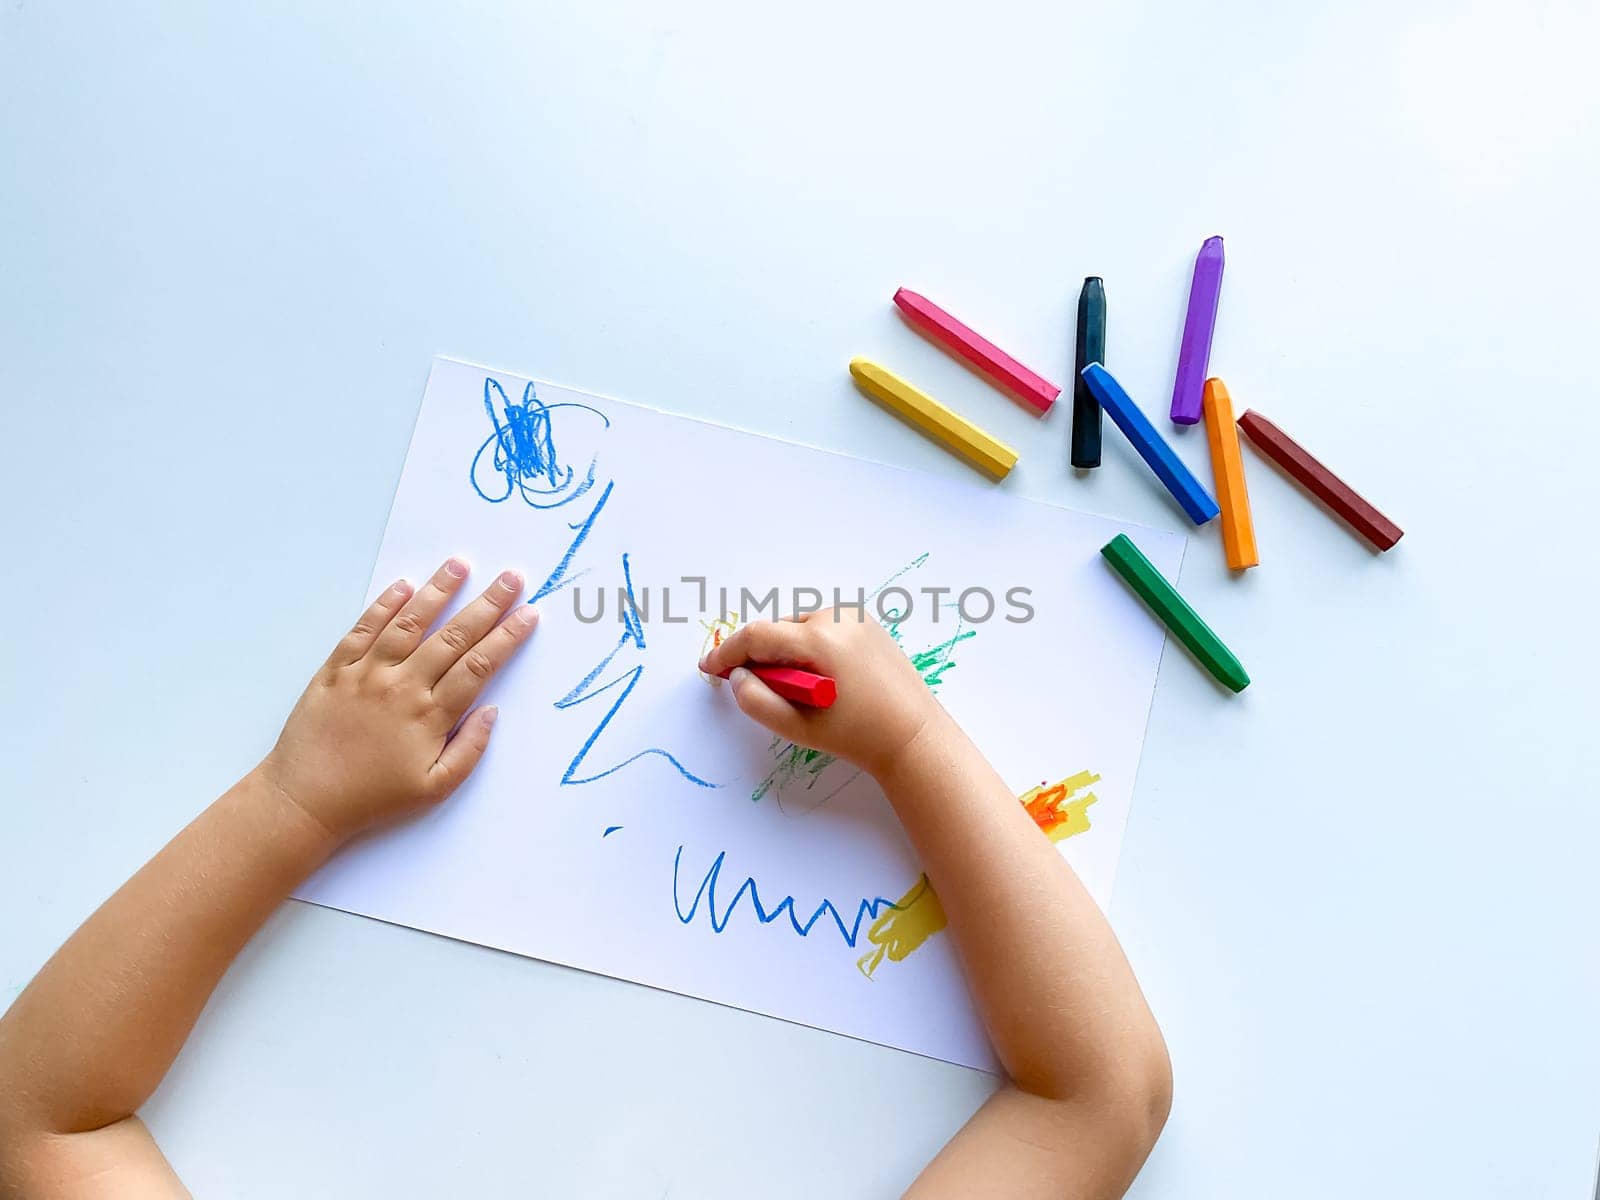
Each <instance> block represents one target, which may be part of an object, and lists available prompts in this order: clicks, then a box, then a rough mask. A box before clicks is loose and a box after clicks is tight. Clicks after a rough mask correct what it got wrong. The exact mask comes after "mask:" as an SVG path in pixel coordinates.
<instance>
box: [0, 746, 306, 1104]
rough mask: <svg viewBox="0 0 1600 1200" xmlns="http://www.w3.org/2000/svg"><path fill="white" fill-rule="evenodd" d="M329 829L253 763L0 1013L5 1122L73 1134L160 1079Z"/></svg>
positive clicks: (0, 1096)
mask: <svg viewBox="0 0 1600 1200" xmlns="http://www.w3.org/2000/svg"><path fill="white" fill-rule="evenodd" d="M333 849H334V840H333V838H332V837H331V836H330V835H329V833H328V832H327V831H326V830H325V829H324V828H322V826H321V825H319V824H318V823H317V822H316V821H315V820H313V819H312V818H310V817H308V816H307V815H306V814H305V813H304V812H302V811H301V810H300V809H298V808H296V807H295V805H294V804H293V803H292V802H291V801H290V800H289V799H288V798H287V797H286V796H284V795H283V794H282V793H281V792H278V791H276V790H275V789H274V788H273V787H272V786H271V785H270V784H269V783H268V782H266V781H265V779H264V778H263V776H262V775H261V773H260V772H254V773H252V774H251V775H249V776H246V777H245V778H244V779H243V780H241V781H240V782H239V783H238V784H236V785H235V786H234V787H232V788H231V789H229V791H228V792H226V793H225V794H224V795H223V796H222V797H221V798H220V799H218V800H217V801H216V803H214V804H213V805H211V807H210V808H208V809H207V810H206V811H205V812H204V813H202V814H201V815H200V816H199V817H198V818H196V819H195V820H194V821H193V822H192V823H191V824H190V825H189V826H188V827H187V828H185V829H184V830H183V831H182V832H181V833H179V834H178V836H177V837H175V838H174V839H173V840H172V841H171V842H170V843H168V845H167V846H166V848H165V849H163V850H162V851H161V852H160V853H159V854H157V855H156V857H155V858H153V859H151V861H150V862H149V863H147V864H146V865H145V867H144V868H143V869H142V870H141V871H140V872H139V873H138V874H137V875H135V876H134V877H133V878H132V879H130V880H129V881H128V882H127V883H126V884H124V885H123V886H122V887H121V888H120V889H119V890H118V891H117V892H116V893H115V894H114V895H113V896H112V897H111V898H110V899H109V900H107V901H106V902H105V903H104V904H103V905H102V906H101V907H100V909H99V910H98V911H97V912H96V913H95V914H94V915H93V916H92V917H90V918H89V920H88V921H86V922H85V923H84V925H83V926H82V928H80V929H79V930H78V931H77V933H75V934H74V935H73V936H72V938H71V939H70V940H69V941H68V942H67V943H66V945H64V946H62V947H61V949H60V950H58V951H57V952H56V954H55V956H54V957H53V958H52V959H51V960H50V961H49V962H48V963H47V964H46V965H45V967H44V969H43V970H41V971H40V972H39V974H38V976H37V977H36V978H35V979H34V981H33V982H32V983H31V984H30V985H29V986H28V988H27V989H26V990H25V991H24V992H23V993H22V995H21V996H19V997H18V998H17V1001H16V1003H15V1004H13V1005H12V1007H11V1009H10V1011H9V1012H7V1013H6V1014H5V1016H4V1018H3V1019H0V1080H4V1081H5V1086H4V1087H3V1088H0V1123H3V1127H4V1129H5V1130H7V1131H8V1132H13V1133H14V1132H17V1131H28V1130H31V1131H35V1132H39V1133H47V1134H66V1133H80V1132H84V1131H88V1130H93V1129H100V1128H104V1127H105V1126H108V1125H111V1124H113V1123H114V1122H117V1121H119V1120H122V1119H123V1118H125V1117H128V1116H130V1115H132V1114H133V1113H134V1112H135V1111H136V1110H137V1109H138V1107H139V1106H140V1105H141V1104H142V1103H143V1102H144V1100H145V1098H146V1097H148V1096H149V1095H150V1093H151V1092H152V1091H154V1090H155V1088H156V1085H157V1084H159V1083H160V1082H161V1078H162V1076H163V1075H165V1074H166V1071H167V1068H168V1067H169V1066H170V1065H171V1063H172V1060H173V1058H174V1057H176V1055H177V1053H178V1050H179V1048H180V1047H181V1046H182V1045H183V1041H184V1038H185V1037H187V1036H188V1033H189V1029H190V1027H191V1026H192V1025H193V1024H194V1021H195V1018H196V1017H198V1016H199V1014H200V1010H201V1009H202V1008H204V1006H205V1003H206V1000H207V998H208V997H209V996H210V995H211V992H212V989H213V988H214V987H215V986H216V984H217V981H218V980H219V979H220V978H221V977H222V974H223V972H224V971H226V970H227V968H228V964H229V963H231V962H232V961H233V959H234V956H235V955H237V954H238V952H239V950H240V949H241V948H242V947H243V946H244V944H245V943H246V942H247V941H248V940H249V939H250V937H251V935H252V934H254V933H255V932H256V930H257V929H258V928H259V927H260V926H261V923H262V922H263V921H264V920H266V918H267V916H268V915H269V914H270V913H271V912H272V911H273V910H274V909H275V908H277V906H278V905H279V904H281V903H282V902H283V900H284V898H285V897H286V896H288V894H289V892H290V891H291V890H293V888H294V887H295V886H296V885H297V884H298V883H299V882H300V881H301V880H303V879H304V878H305V877H306V876H307V875H309V874H310V873H311V872H312V871H313V870H315V869H316V868H317V867H318V866H320V865H321V864H322V863H323V862H324V861H325V860H326V859H327V857H328V855H329V854H330V853H331V852H332V851H333Z"/></svg>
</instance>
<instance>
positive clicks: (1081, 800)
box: [856, 771, 1100, 979]
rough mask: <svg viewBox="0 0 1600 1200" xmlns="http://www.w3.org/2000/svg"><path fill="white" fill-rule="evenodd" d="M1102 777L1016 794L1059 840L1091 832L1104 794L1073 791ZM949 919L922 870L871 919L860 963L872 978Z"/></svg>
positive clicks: (1082, 775) (1085, 775)
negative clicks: (1093, 808)
mask: <svg viewBox="0 0 1600 1200" xmlns="http://www.w3.org/2000/svg"><path fill="white" fill-rule="evenodd" d="M1099 782H1100V776H1098V775H1096V774H1094V773H1093V772H1092V771H1079V772H1078V773H1077V774H1076V775H1068V776H1067V777H1066V778H1065V779H1061V780H1058V781H1056V782H1055V783H1050V784H1045V783H1041V784H1040V785H1039V786H1038V787H1036V788H1029V789H1028V790H1027V791H1025V792H1023V793H1022V795H1020V796H1018V797H1017V799H1018V800H1019V801H1020V802H1021V804H1022V807H1023V808H1025V809H1027V811H1028V815H1029V816H1030V817H1032V818H1033V822H1034V824H1035V825H1037V826H1038V827H1039V828H1040V830H1042V831H1043V833H1044V835H1045V836H1046V837H1047V838H1049V839H1050V840H1051V841H1052V842H1059V841H1063V840H1064V839H1066V838H1069V837H1073V836H1074V835H1076V834H1080V833H1088V832H1089V805H1091V804H1093V803H1094V802H1095V801H1096V800H1097V799H1099V797H1097V796H1096V795H1095V794H1094V793H1093V792H1084V794H1083V795H1081V796H1078V797H1077V799H1073V796H1074V795H1075V794H1076V793H1078V792H1082V791H1083V789H1084V788H1086V787H1088V786H1089V785H1090V784H1092V783H1099ZM946 924H947V921H946V918H945V915H944V905H942V904H940V903H939V896H938V893H936V892H935V891H934V890H933V884H931V883H929V882H928V877H927V876H926V875H923V876H922V877H921V878H920V879H918V880H917V882H916V883H915V884H914V885H912V888H911V890H910V891H909V892H907V893H906V894H905V895H904V896H901V897H900V899H899V900H897V901H896V902H895V905H894V907H893V908H891V909H890V910H889V911H888V912H886V913H884V914H883V915H882V916H881V917H879V918H878V919H877V920H876V921H874V922H873V923H872V926H871V927H870V928H869V929H868V930H867V941H869V942H871V943H872V945H873V949H871V950H869V951H867V953H865V954H863V955H862V956H861V957H860V958H858V959H856V966H857V967H858V968H860V970H861V973H862V974H863V975H865V976H866V977H867V978H868V979H871V978H872V975H873V972H874V971H876V970H877V969H878V967H879V965H880V964H881V963H882V962H883V960H884V959H885V958H887V959H888V960H889V961H890V962H899V961H900V960H901V959H903V958H905V957H906V955H908V954H910V953H911V952H912V951H913V950H916V949H918V948H920V947H921V946H922V944H923V943H924V942H926V941H927V940H928V939H929V938H931V937H932V936H933V935H934V934H936V933H938V932H939V931H940V930H941V929H943V928H944V927H945V925H946Z"/></svg>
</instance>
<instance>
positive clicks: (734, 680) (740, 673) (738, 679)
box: [728, 667, 754, 688]
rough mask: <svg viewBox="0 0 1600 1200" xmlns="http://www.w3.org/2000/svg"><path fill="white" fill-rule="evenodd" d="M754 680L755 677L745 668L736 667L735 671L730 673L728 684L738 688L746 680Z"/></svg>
mask: <svg viewBox="0 0 1600 1200" xmlns="http://www.w3.org/2000/svg"><path fill="white" fill-rule="evenodd" d="M753 678H754V676H753V675H751V674H750V671H749V670H748V669H747V668H745V667H735V668H734V669H733V670H731V671H729V672H728V682H729V683H731V684H733V686H734V687H735V688H737V687H738V686H739V685H740V684H741V683H743V682H744V681H745V680H746V679H753Z"/></svg>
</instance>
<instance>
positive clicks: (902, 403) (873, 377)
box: [850, 358, 1017, 479]
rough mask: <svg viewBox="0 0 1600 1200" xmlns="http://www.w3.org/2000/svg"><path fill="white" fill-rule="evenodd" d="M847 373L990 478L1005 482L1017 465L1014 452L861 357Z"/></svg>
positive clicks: (876, 398) (853, 360) (855, 360)
mask: <svg viewBox="0 0 1600 1200" xmlns="http://www.w3.org/2000/svg"><path fill="white" fill-rule="evenodd" d="M850 374H852V375H854V376H855V380H856V383H857V384H859V385H860V387H861V390H862V391H864V392H866V393H867V395H869V396H871V397H872V398H873V399H874V400H876V401H877V402H878V403H879V404H882V405H883V406H884V407H885V408H888V409H891V410H892V411H894V412H895V413H897V414H898V415H899V416H901V417H903V418H904V419H905V420H907V421H909V422H910V423H911V424H913V425H915V426H916V427H917V428H918V429H920V430H922V432H923V433H925V434H927V435H928V436H929V437H931V438H932V439H933V440H934V441H936V442H940V443H942V444H943V445H944V447H945V449H947V450H949V451H951V452H953V453H955V454H957V455H959V456H960V457H962V458H964V459H966V460H967V461H968V462H969V463H971V464H972V465H973V466H975V467H977V468H978V470H980V471H982V472H983V473H984V474H986V475H988V476H990V477H991V478H993V479H1004V478H1005V477H1006V476H1007V475H1008V474H1010V472H1011V468H1012V467H1014V466H1016V465H1017V452H1016V451H1015V450H1013V449H1012V448H1011V447H1010V446H1008V445H1006V444H1005V443H1004V442H1001V441H997V440H996V439H994V438H992V437H990V436H989V435H988V434H987V433H985V432H984V431H983V430H981V429H979V428H978V427H977V426H976V425H974V424H972V422H970V421H967V420H964V419H963V418H961V417H958V416H957V415H956V414H955V413H953V412H951V411H950V410H949V409H948V408H946V407H945V406H944V405H942V404H940V403H939V402H938V401H937V400H935V399H934V398H933V397H932V396H929V395H927V394H926V393H924V392H919V391H918V390H917V389H916V388H914V387H912V386H911V385H910V384H909V383H907V382H906V381H905V380H904V379H901V378H900V377H899V376H898V375H892V374H890V373H889V372H888V371H885V370H884V369H883V368H882V367H880V366H879V365H878V364H877V363H875V362H868V361H867V360H866V359H864V358H852V359H851V360H850Z"/></svg>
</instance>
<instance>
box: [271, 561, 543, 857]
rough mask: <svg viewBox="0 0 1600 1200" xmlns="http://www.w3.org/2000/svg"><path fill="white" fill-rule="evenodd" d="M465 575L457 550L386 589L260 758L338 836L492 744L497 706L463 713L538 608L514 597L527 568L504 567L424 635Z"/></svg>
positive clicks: (439, 796) (423, 793)
mask: <svg viewBox="0 0 1600 1200" xmlns="http://www.w3.org/2000/svg"><path fill="white" fill-rule="evenodd" d="M466 577H467V565H466V564H465V563H464V562H462V561H460V560H459V559H454V558H453V559H450V560H449V561H448V562H446V563H445V564H444V565H443V566H441V567H440V568H439V569H438V570H437V571H436V572H434V575H433V578H432V579H430V580H429V581H428V582H427V583H426V584H424V585H423V588H422V590H421V591H420V592H417V593H415V595H413V593H412V588H411V585H410V584H408V583H405V582H404V581H401V582H399V583H396V584H394V585H392V586H391V587H390V588H389V589H388V590H387V591H385V592H384V593H383V595H381V596H379V597H378V599H377V600H376V601H375V602H374V603H373V605H372V607H371V608H369V609H367V611H366V612H365V613H363V614H362V616H361V619H360V620H359V621H357V622H356V625H355V627H354V628H353V629H351V630H350V632H349V633H348V634H346V635H345V638H344V640H343V641H341V642H340V643H339V644H338V646H337V647H335V648H334V651H333V653H332V654H331V655H329V657H328V661H327V662H325V663H324V664H323V665H322V667H321V669H319V670H318V671H317V673H316V675H315V676H313V677H312V680H311V683H310V685H309V686H307V688H306V690H305V694H304V695H303V696H301V697H300V702H299V703H298V704H296V705H295V708H294V711H293V712H292V713H290V714H289V720H288V721H287V723H285V725H284V727H283V733H282V734H281V735H280V736H279V738H278V744H277V745H276V746H274V747H273V749H272V752H271V753H270V754H268V755H267V757H266V759H265V760H264V761H263V762H262V764H261V766H260V768H259V770H260V773H261V774H262V776H263V778H264V779H265V780H266V781H267V782H269V783H270V784H271V785H272V786H273V788H275V789H276V790H277V791H278V792H279V793H281V794H282V795H283V796H284V797H285V798H287V799H288V800H290V801H291V802H292V803H294V804H295V805H297V806H298V807H299V808H301V809H303V810H304V811H305V812H306V813H307V814H309V815H310V816H311V817H312V818H314V819H315V820H316V821H317V822H318V823H319V824H320V825H322V826H323V827H324V828H325V829H326V830H327V831H328V832H329V833H330V834H332V835H333V836H334V837H335V838H337V839H339V840H343V839H345V838H348V837H350V836H351V835H353V834H355V833H358V832H360V831H361V830H362V829H364V828H366V827H367V826H368V825H371V824H373V823H375V822H377V821H380V820H384V819H386V818H390V817H397V816H402V815H404V814H405V813H408V812H411V811H413V810H415V809H418V808H421V807H423V806H424V805H428V804H433V803H437V802H438V801H440V800H443V799H444V798H445V797H446V796H448V795H450V793H451V792H453V791H455V790H456V788H457V787H459V786H460V785H461V783H462V781H463V780H465V779H466V777H467V776H468V775H470V774H471V773H472V769H473V768H474V767H475V766H477V765H478V760H479V759H480V758H482V757H483V752H484V750H485V749H486V748H487V747H488V745H489V729H490V727H491V726H492V725H493V724H494V719H495V716H496V710H495V709H494V708H480V709H478V710H476V711H475V712H473V713H472V715H471V716H468V717H466V719H465V720H464V721H463V720H462V717H463V716H464V715H465V714H466V713H467V710H468V709H470V708H471V707H472V705H473V702H474V701H475V700H476V699H477V698H478V693H479V692H481V691H482V690H483V687H484V685H485V684H487V683H488V682H489V680H490V679H491V678H492V677H493V676H494V674H495V672H496V671H498V670H499V669H500V668H501V667H502V666H504V665H505V664H506V662H507V661H508V660H509V659H510V658H511V656H512V655H513V654H515V653H516V651H517V649H518V648H519V647H520V646H521V645H522V644H523V643H524V642H525V641H526V640H527V637H528V634H529V633H530V632H531V631H532V629H533V627H534V624H535V623H536V622H537V620H538V616H537V614H536V613H535V611H534V609H533V607H532V606H531V605H527V604H516V601H517V598H518V597H519V596H520V595H521V594H522V576H521V575H519V574H517V573H516V572H515V571H507V572H505V573H504V574H502V575H501V576H500V577H499V578H498V579H496V580H495V581H494V582H493V583H492V584H490V585H489V587H488V590H486V591H485V592H484V593H483V595H481V596H479V597H478V598H477V599H476V600H474V601H473V602H472V603H471V604H468V605H467V606H465V607H464V608H462V609H461V611H460V612H458V613H456V615H455V616H454V617H452V618H451V619H450V620H449V621H447V622H446V623H445V624H444V625H442V626H440V627H439V629H438V630H437V632H435V633H433V634H432V635H431V636H429V635H428V630H429V628H430V627H431V626H432V625H433V623H434V622H435V621H436V620H437V619H438V617H439V614H440V613H442V612H443V611H444V608H445V605H446V604H448V603H449V601H450V598H451V597H452V596H453V595H455V593H456V592H457V591H458V590H460V588H461V585H462V583H463V582H464V581H465V579H466ZM513 605H515V606H516V607H515V611H513V612H512V613H511V615H510V616H509V617H506V618H505V620H503V621H502V620H501V617H502V616H504V615H505V613H506V610H507V609H510V608H512V606H513ZM458 724H459V728H457V726H458ZM452 730H454V731H455V732H454V735H453V736H452V733H451V731H452Z"/></svg>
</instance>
